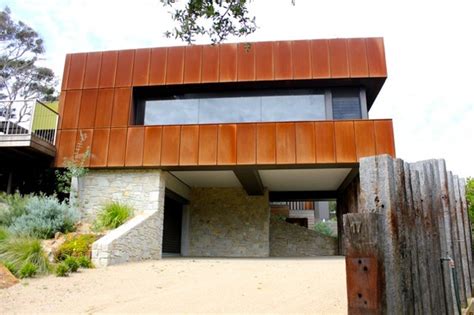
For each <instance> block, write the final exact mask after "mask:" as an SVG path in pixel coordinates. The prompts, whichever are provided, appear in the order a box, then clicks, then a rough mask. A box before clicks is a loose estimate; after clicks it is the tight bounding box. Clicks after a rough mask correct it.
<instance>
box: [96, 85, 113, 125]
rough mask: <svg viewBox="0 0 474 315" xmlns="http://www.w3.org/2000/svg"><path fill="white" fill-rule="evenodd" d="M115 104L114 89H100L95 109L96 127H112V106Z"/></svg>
mask: <svg viewBox="0 0 474 315" xmlns="http://www.w3.org/2000/svg"><path fill="white" fill-rule="evenodd" d="M113 104H114V89H100V90H99V93H98V95H97V106H96V109H95V127H96V128H101V127H110V120H111V119H112V108H113Z"/></svg>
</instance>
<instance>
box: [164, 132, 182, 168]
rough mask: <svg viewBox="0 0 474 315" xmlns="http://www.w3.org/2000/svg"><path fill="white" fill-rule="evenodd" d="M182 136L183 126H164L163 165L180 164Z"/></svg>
mask: <svg viewBox="0 0 474 315" xmlns="http://www.w3.org/2000/svg"><path fill="white" fill-rule="evenodd" d="M180 138H181V126H163V135H162V140H161V165H164V166H171V165H178V164H179V146H180V143H179V140H180Z"/></svg>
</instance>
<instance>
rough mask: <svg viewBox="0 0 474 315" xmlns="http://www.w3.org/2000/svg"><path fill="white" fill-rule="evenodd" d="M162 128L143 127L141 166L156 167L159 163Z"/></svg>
mask: <svg viewBox="0 0 474 315" xmlns="http://www.w3.org/2000/svg"><path fill="white" fill-rule="evenodd" d="M161 134H162V127H145V139H144V143H143V166H158V165H160V162H161Z"/></svg>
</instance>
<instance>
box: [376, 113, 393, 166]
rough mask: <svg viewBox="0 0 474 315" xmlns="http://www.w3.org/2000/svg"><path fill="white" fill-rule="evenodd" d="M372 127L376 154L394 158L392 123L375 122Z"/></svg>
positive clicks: (384, 121) (389, 121)
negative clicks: (373, 127) (373, 128)
mask: <svg viewBox="0 0 474 315" xmlns="http://www.w3.org/2000/svg"><path fill="white" fill-rule="evenodd" d="M374 125H375V151H376V154H389V155H391V156H392V157H395V143H394V139H393V125H392V121H391V120H375V121H374Z"/></svg>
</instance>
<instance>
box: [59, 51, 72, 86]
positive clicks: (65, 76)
mask: <svg viewBox="0 0 474 315" xmlns="http://www.w3.org/2000/svg"><path fill="white" fill-rule="evenodd" d="M70 66H71V55H69V54H68V55H66V60H65V61H64V70H63V78H62V82H61V91H64V90H65V89H66V88H67V79H68V76H69V68H70Z"/></svg>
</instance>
